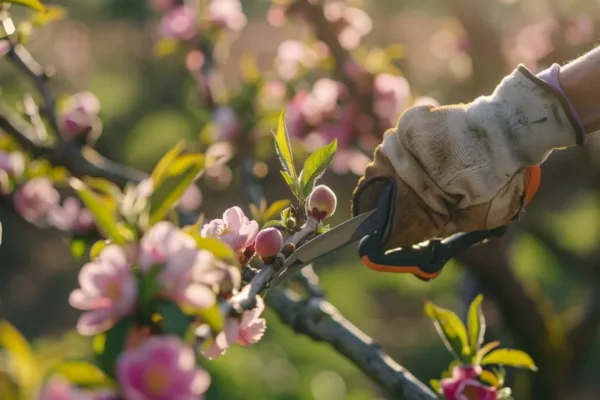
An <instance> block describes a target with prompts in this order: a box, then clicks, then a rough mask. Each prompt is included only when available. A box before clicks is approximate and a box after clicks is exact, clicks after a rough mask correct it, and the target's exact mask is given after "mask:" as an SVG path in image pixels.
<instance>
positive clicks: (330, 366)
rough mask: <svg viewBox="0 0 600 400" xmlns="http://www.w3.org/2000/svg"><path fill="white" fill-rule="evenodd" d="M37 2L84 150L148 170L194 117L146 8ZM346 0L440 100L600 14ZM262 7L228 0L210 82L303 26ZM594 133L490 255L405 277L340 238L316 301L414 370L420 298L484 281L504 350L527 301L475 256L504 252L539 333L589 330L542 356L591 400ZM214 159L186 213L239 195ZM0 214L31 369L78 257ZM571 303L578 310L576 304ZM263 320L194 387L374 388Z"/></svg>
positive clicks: (556, 46)
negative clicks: (225, 28) (573, 344)
mask: <svg viewBox="0 0 600 400" xmlns="http://www.w3.org/2000/svg"><path fill="white" fill-rule="evenodd" d="M46 3H47V4H60V5H61V6H64V7H65V8H66V9H67V10H68V12H69V17H68V19H66V20H63V21H60V22H57V23H54V24H51V25H49V26H47V27H46V28H44V29H43V31H41V32H40V33H39V34H38V35H37V36H36V37H35V38H34V39H33V41H32V42H31V45H30V49H31V51H32V52H33V53H34V54H35V55H36V56H37V57H38V59H39V60H40V61H41V62H43V63H46V64H51V65H53V66H54V67H55V68H56V72H57V73H56V78H55V84H56V85H57V88H59V89H60V90H61V91H64V92H67V93H68V92H76V91H80V90H90V91H92V92H94V93H95V94H96V95H97V96H98V98H99V99H100V102H101V104H102V119H103V124H104V132H103V134H102V136H101V137H100V139H99V140H98V143H97V149H98V151H99V152H100V153H102V154H103V155H105V156H107V157H108V158H112V159H115V160H117V161H120V162H123V163H127V164H130V165H133V166H135V167H137V168H140V169H143V170H146V171H150V170H151V168H152V167H153V165H154V164H155V162H156V161H157V160H158V159H159V158H160V157H161V156H162V155H163V154H164V153H165V152H166V151H167V150H168V149H169V148H170V147H172V146H173V145H174V144H175V143H176V142H178V141H179V140H180V139H188V140H194V141H196V140H198V141H199V140H201V138H202V132H203V128H204V126H205V124H206V123H207V122H208V119H209V118H210V115H209V114H207V113H203V112H202V110H196V109H194V108H193V105H190V104H192V103H190V99H191V98H192V97H193V96H194V92H195V90H196V83H195V82H194V80H193V79H192V78H191V77H190V76H189V73H188V72H187V70H186V69H185V65H184V63H183V62H182V59H181V57H165V58H162V59H156V57H155V50H154V45H155V43H156V41H157V21H158V15H157V13H156V12H155V11H153V10H152V9H151V7H149V5H148V3H147V0H127V1H123V0H86V1H76V0H63V1H59V0H56V1H54V2H46ZM350 3H351V4H353V5H355V6H358V7H360V8H362V9H364V10H366V11H367V12H368V13H369V15H370V16H371V18H372V20H373V27H372V30H371V32H370V33H369V34H368V35H367V36H366V37H365V38H364V40H363V42H362V43H363V46H364V49H366V50H364V51H368V49H369V48H370V47H372V46H377V47H381V48H383V47H385V46H389V45H399V46H396V47H395V49H396V51H397V52H398V53H399V55H400V56H401V57H400V58H399V60H397V61H396V62H395V65H396V67H397V68H398V69H399V70H400V71H402V73H403V75H404V76H405V77H406V78H407V79H408V82H409V83H410V86H411V91H412V92H413V93H416V94H418V95H421V96H430V97H432V98H434V99H436V100H437V101H438V102H440V103H441V104H447V103H453V102H460V101H470V100H471V99H472V98H473V97H474V96H476V95H479V94H484V93H487V92H488V91H489V90H491V89H492V88H493V87H494V86H495V84H497V82H498V80H499V79H500V78H501V77H502V76H503V75H504V74H507V73H509V72H510V71H511V69H512V68H514V67H515V66H516V65H517V64H519V63H523V64H525V65H526V66H528V67H529V68H531V69H532V70H536V71H537V70H540V69H542V68H544V67H545V66H548V65H549V64H550V63H552V62H564V61H567V60H569V59H571V58H573V57H575V56H576V55H578V54H580V53H581V52H583V51H585V50H586V49H589V48H590V47H591V46H592V45H593V44H594V43H595V42H596V38H597V37H598V32H599V31H598V27H599V26H600V2H599V1H598V0H527V1H525V0H481V1H476V2H475V1H471V0H403V1H392V0H370V1H368V0H362V1H350ZM270 6H271V2H270V1H267V0H247V1H243V8H244V12H245V14H246V16H247V18H248V23H247V26H246V27H245V28H244V30H243V31H242V34H241V35H240V36H239V38H237V39H236V41H235V42H234V43H233V44H232V48H231V49H230V51H229V53H228V55H227V57H226V59H225V62H224V63H223V64H222V66H221V67H222V72H223V74H224V80H223V81H224V82H225V84H226V86H227V87H229V88H232V89H233V90H235V89H236V88H237V87H238V86H239V85H240V65H241V64H242V57H243V54H246V53H247V54H252V55H253V56H254V57H255V58H256V61H257V64H258V66H259V68H260V71H266V70H268V69H269V67H270V66H271V65H272V62H273V59H274V57H275V55H276V54H277V49H278V46H279V44H280V43H281V42H282V41H284V40H286V39H294V38H301V37H302V35H303V34H305V33H306V31H307V29H308V28H307V27H306V25H303V24H301V23H296V24H290V25H289V26H287V25H286V26H284V27H282V28H275V27H273V26H272V25H271V24H269V22H268V20H267V17H266V16H267V12H268V10H269V7H270ZM365 54H366V57H365V58H364V60H367V62H375V63H376V62H377V61H376V57H377V56H378V55H377V54H376V53H365ZM0 86H1V87H2V88H3V91H2V96H3V97H4V98H5V99H8V100H9V101H11V100H12V101H13V103H14V102H15V101H16V100H17V99H18V95H19V94H20V93H22V91H23V90H24V89H27V87H25V88H24V87H23V80H22V79H19V78H18V77H17V75H16V74H15V71H14V70H13V69H11V68H10V67H9V66H7V65H5V63H1V62H0ZM272 128H275V124H274V123H273V124H271V125H269V124H265V128H264V129H266V132H264V133H265V134H268V133H269V129H272ZM598 142H599V140H598V139H592V138H590V140H589V144H588V146H587V147H586V148H575V149H569V150H567V151H563V152H558V153H556V154H554V155H552V156H551V158H550V159H549V160H548V161H547V162H546V163H545V164H544V165H543V168H542V171H543V172H542V176H543V183H542V186H541V188H540V191H539V193H538V195H537V197H536V198H535V199H534V201H533V202H532V203H531V205H530V206H529V209H528V212H527V214H526V216H525V219H524V221H523V222H522V223H520V224H519V225H518V226H515V227H514V228H513V231H512V232H511V235H510V240H509V243H508V244H507V246H506V247H502V248H501V251H500V252H496V251H494V250H493V249H492V250H490V251H487V250H486V249H487V247H486V246H487V245H486V246H482V250H481V249H480V251H483V253H476V254H474V255H473V256H472V257H465V259H464V260H462V259H460V260H459V261H461V262H462V263H459V262H458V261H452V262H451V263H449V264H448V265H447V267H446V269H445V271H444V273H443V274H442V275H441V277H440V278H438V279H436V280H435V281H433V282H430V283H423V282H421V281H419V280H417V279H414V278H412V277H408V276H394V275H388V274H383V273H377V272H374V271H371V270H368V269H366V268H364V267H363V266H361V265H360V263H359V261H358V259H357V258H356V256H355V254H354V252H353V249H347V250H345V251H342V252H339V253H338V254H335V255H331V256H328V257H327V258H324V259H322V260H320V261H319V262H318V263H317V264H316V265H315V269H316V271H317V272H318V273H319V275H320V277H321V280H322V285H323V287H324V289H325V290H326V292H327V296H328V298H329V299H330V301H331V302H332V303H333V304H335V305H336V306H337V307H338V308H339V310H340V311H341V312H342V313H343V314H344V315H345V316H346V317H347V318H348V319H349V320H350V321H352V322H353V323H354V324H355V325H357V326H358V327H360V329H362V330H363V331H364V332H365V333H367V334H368V335H370V336H371V337H372V338H373V339H374V340H375V341H376V342H377V343H379V344H380V345H381V346H382V347H383V348H384V349H385V350H386V351H387V352H388V353H389V354H390V355H391V356H392V357H393V358H394V359H395V360H397V361H398V362H399V363H401V364H402V365H403V366H405V367H406V368H408V369H409V370H410V371H411V372H413V374H414V375H416V376H417V377H418V378H419V379H421V380H423V381H424V382H428V381H429V379H432V378H437V377H439V374H440V372H441V371H442V370H443V369H445V368H446V367H447V365H448V363H449V361H450V356H449V354H448V353H447V351H446V350H445V349H444V347H443V345H442V343H441V342H440V341H439V338H438V337H437V334H436V332H435V329H434V327H433V326H432V325H431V323H430V320H429V319H428V318H427V317H426V316H425V314H424V312H423V304H424V302H425V301H426V300H431V301H433V302H434V303H436V304H439V305H441V306H443V307H446V308H451V309H455V310H463V312H464V309H465V307H466V306H467V305H468V304H469V303H470V301H471V299H472V298H473V297H474V295H475V293H477V292H479V291H483V292H484V293H488V292H489V293H491V299H490V300H486V302H485V303H484V312H485V314H486V317H487V320H488V325H489V326H490V333H489V335H491V336H492V337H495V338H500V340H502V342H503V345H504V346H506V347H515V348H522V347H523V346H522V342H523V337H522V334H521V332H517V331H515V329H514V327H515V322H514V321H515V320H518V318H517V317H515V315H517V314H522V313H523V309H525V310H527V309H528V307H529V306H530V305H529V304H523V309H520V303H518V301H516V303H515V302H511V301H506V299H505V301H497V300H498V299H500V300H502V299H503V298H509V297H511V296H513V293H512V292H511V291H510V290H506V286H503V285H501V284H500V282H498V283H496V282H493V281H492V282H491V283H490V281H489V280H488V281H485V279H483V278H482V277H485V276H486V273H487V272H486V271H485V268H487V267H486V262H489V263H490V264H494V263H497V262H498V260H499V259H500V258H502V257H505V258H506V260H508V262H509V263H510V266H511V270H512V271H513V273H514V274H515V275H516V277H517V278H518V282H521V285H522V288H523V289H524V291H525V294H526V295H528V298H530V299H533V300H534V301H535V304H536V310H538V311H539V312H540V313H541V314H542V315H543V317H544V318H545V321H546V323H547V329H548V331H549V332H550V333H549V334H548V337H549V338H551V339H548V340H556V341H559V342H560V337H561V335H562V334H564V330H565V329H567V328H568V327H570V326H571V324H576V323H577V322H578V321H580V319H581V315H588V314H589V315H588V317H589V321H588V322H589V326H588V325H585V328H586V329H588V330H589V332H587V331H586V332H587V333H588V336H590V337H591V338H592V339H591V341H590V342H589V343H590V345H589V346H588V348H587V349H585V351H584V353H585V354H584V357H579V358H577V359H576V361H577V363H576V364H577V365H576V366H573V365H572V364H573V363H567V362H564V360H562V359H559V358H556V359H555V362H556V363H557V364H561V363H563V362H564V363H565V365H567V364H569V365H568V367H565V368H563V369H560V366H558V367H557V370H558V372H557V373H559V374H562V375H563V378H564V380H566V381H567V382H568V387H569V389H568V391H569V393H570V395H569V396H568V399H572V400H579V399H580V400H587V399H589V400H592V399H598V398H600V382H599V381H598V379H597V378H598V376H599V374H600V335H599V333H598V332H597V330H596V323H597V320H600V316H599V315H597V314H598V311H597V309H598V303H599V302H600V301H598V300H597V299H596V298H595V297H593V296H592V297H591V300H590V298H589V297H590V296H589V295H588V291H598V283H597V282H598V281H599V279H598V273H597V272H595V273H594V269H595V270H599V268H600V258H598V257H593V256H590V254H592V255H593V254H598V247H599V245H598V244H599V243H600V202H599V201H598V189H599V188H600V184H599V182H600V180H599V179H598V178H599V177H600V174H599V173H598V171H600V163H599V162H598V157H597V155H598V152H599V151H600V145H598ZM269 145H270V144H269ZM594 152H595V155H596V157H594V156H593V155H594ZM369 156H370V154H369ZM232 168H233V170H232V175H231V176H232V181H231V184H229V185H219V184H215V182H211V181H210V180H203V181H202V182H201V188H202V192H203V204H202V211H203V212H204V213H205V214H206V216H207V217H209V218H212V217H217V216H219V215H220V214H221V213H222V211H223V210H224V208H225V207H226V206H227V207H229V206H233V205H239V206H242V207H243V208H244V209H245V210H247V209H248V208H247V203H246V202H245V201H244V200H243V199H242V197H241V196H240V193H242V185H243V180H242V179H240V175H239V173H238V172H239V171H237V170H236V169H235V167H232ZM265 168H266V170H265ZM259 178H260V181H261V183H262V185H263V187H264V188H265V195H266V197H267V200H268V202H269V203H270V202H272V201H274V200H277V199H280V198H282V197H285V196H287V188H286V186H285V183H284V182H283V181H282V180H281V177H280V175H279V172H278V168H277V164H276V162H272V160H271V161H268V162H267V164H265V165H262V164H261V173H260V174H259ZM356 180H357V176H356V175H355V174H352V173H350V172H349V173H346V174H341V175H340V174H334V173H332V172H328V173H327V174H326V175H325V176H324V178H323V183H325V184H327V185H330V186H331V187H332V188H333V189H334V190H335V191H336V192H337V194H338V199H339V208H338V211H337V213H336V215H335V217H334V218H333V219H332V221H331V222H332V223H333V224H337V223H339V222H341V221H342V220H343V219H345V218H346V217H347V216H348V215H349V196H350V193H351V190H352V188H353V186H354V184H355V183H356ZM0 215H1V217H0V218H1V219H2V224H3V227H4V232H5V234H4V237H3V243H2V246H1V247H0V265H1V268H0V317H1V318H3V319H4V318H5V319H8V320H9V321H10V322H11V323H13V324H14V325H15V326H16V327H17V328H18V329H19V330H20V331H21V332H22V333H23V334H24V335H25V336H26V337H27V338H28V339H29V340H30V341H31V342H32V343H33V344H34V347H35V349H36V351H37V352H38V356H39V358H40V360H42V361H40V362H41V364H43V365H45V364H46V363H51V362H52V360H54V359H55V358H54V357H56V356H57V355H60V356H63V355H65V354H69V355H76V354H81V352H86V351H88V349H89V346H88V343H87V342H86V340H84V339H81V338H79V337H78V336H77V335H76V334H74V333H73V331H72V329H73V327H74V325H75V321H76V318H77V316H78V313H77V312H76V311H75V310H73V309H71V308H70V307H69V306H68V303H67V296H68V294H69V292H70V290H72V289H73V288H74V287H76V276H77V272H78V270H79V266H80V265H81V262H80V261H76V260H74V259H73V258H72V256H71V255H70V252H69V246H68V240H67V239H66V238H63V237H61V236H60V235H57V234H56V233H55V232H49V231H43V230H39V229H36V228H34V227H32V226H30V225H28V224H27V223H25V222H24V221H23V220H21V219H19V218H18V217H16V216H14V215H12V214H10V213H7V212H6V211H5V212H2V214H0ZM496 250H497V248H496ZM481 254H483V262H482V259H481ZM500 256H501V257H500ZM477 257H479V258H477ZM486 257H487V258H486ZM473 260H475V261H473ZM469 261H471V264H470V267H469V265H467V264H469ZM582 263H584V264H585V265H581V264H582ZM465 266H467V268H464V267H465ZM490 268H491V267H490ZM482 269H483V270H482ZM515 290H517V289H515ZM518 290H520V289H518ZM499 292H500V293H499ZM515 293H517V292H515ZM502 296H504V297H502ZM514 296H520V295H514ZM515 298H516V297H515ZM510 304H512V307H513V308H512V309H511V308H510ZM588 306H589V310H588V308H584V307H588ZM590 310H591V311H590ZM512 312H514V314H515V315H512V314H511V313H512ZM586 313H587V314H586ZM266 318H267V321H268V329H267V333H266V336H265V339H264V340H262V341H261V342H260V343H259V344H258V345H256V346H254V347H250V348H239V347H235V348H232V349H230V350H229V351H228V352H227V354H226V355H225V356H223V357H220V358H218V359H216V360H215V361H212V362H210V363H207V365H206V368H207V369H208V370H209V371H210V372H211V375H212V376H213V379H214V384H213V385H212V387H211V389H210V391H209V393H208V396H207V398H208V399H227V400H235V399H280V400H292V399H294V400H301V399H302V400H304V399H306V400H308V399H315V400H338V399H351V400H362V399H364V400H368V399H375V398H381V399H384V398H386V396H385V394H383V393H381V392H380V391H379V389H378V388H377V387H376V386H375V385H374V384H373V383H372V382H371V381H370V380H369V379H368V378H366V377H364V376H363V375H362V374H361V372H360V371H359V370H358V369H357V368H356V367H354V366H353V365H351V364H350V363H349V362H347V361H346V360H345V359H344V358H343V357H341V356H339V355H338V354H336V353H335V351H333V350H332V349H331V348H330V347H329V346H327V345H325V344H315V343H313V342H312V341H311V340H309V339H307V338H306V337H303V336H301V335H297V334H295V333H294V332H293V331H292V330H291V329H289V327H287V326H284V325H282V324H280V323H279V321H278V320H277V317H276V316H275V315H274V314H273V313H271V312H269V311H268V310H267V312H266ZM515 318H516V319H515ZM510 321H513V322H512V324H511V322H510ZM557 338H559V339H557ZM539 340H540V341H542V340H546V339H545V338H540V339H539ZM530 354H532V353H531V352H530ZM532 356H533V357H534V358H536V354H534V353H533V354H532ZM568 356H569V355H568V354H567V357H568ZM551 359H552V357H551ZM536 362H538V365H539V360H538V359H536ZM529 377H530V373H529V372H523V373H521V375H515V376H513V377H512V378H513V379H514V380H513V386H514V387H515V398H516V399H517V400H525V399H527V398H533V399H534V400H542V399H546V398H545V397H536V396H535V395H530V393H531V392H532V391H530V389H529V386H528V385H529V384H530V383H531V381H530V380H529V379H528V378H529Z"/></svg>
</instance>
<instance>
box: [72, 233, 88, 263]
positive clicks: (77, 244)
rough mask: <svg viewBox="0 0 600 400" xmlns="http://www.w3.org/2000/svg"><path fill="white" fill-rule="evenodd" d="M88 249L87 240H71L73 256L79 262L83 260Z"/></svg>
mask: <svg viewBox="0 0 600 400" xmlns="http://www.w3.org/2000/svg"><path fill="white" fill-rule="evenodd" d="M86 249H87V241H86V240H85V239H80V238H76V239H73V240H71V254H72V255H73V257H75V258H76V259H77V260H81V259H82V258H83V256H84V255H85V251H86Z"/></svg>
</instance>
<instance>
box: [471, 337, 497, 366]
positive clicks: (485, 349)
mask: <svg viewBox="0 0 600 400" xmlns="http://www.w3.org/2000/svg"><path fill="white" fill-rule="evenodd" d="M498 346H500V342H499V341H498V340H494V341H493V342H489V343H488V344H486V345H484V346H483V347H482V348H480V349H479V350H477V353H476V354H475V355H474V357H473V358H474V362H473V363H474V364H475V365H480V364H481V360H482V359H483V357H484V356H485V355H486V354H487V353H489V352H490V351H492V350H494V349H495V348H496V347H498Z"/></svg>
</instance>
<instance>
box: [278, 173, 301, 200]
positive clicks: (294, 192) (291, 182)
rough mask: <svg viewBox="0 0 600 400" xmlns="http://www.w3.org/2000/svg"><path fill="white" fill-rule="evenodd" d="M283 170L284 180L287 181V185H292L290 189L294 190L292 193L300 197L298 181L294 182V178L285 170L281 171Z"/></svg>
mask: <svg viewBox="0 0 600 400" xmlns="http://www.w3.org/2000/svg"><path fill="white" fill-rule="evenodd" d="M279 172H281V176H283V180H284V181H285V183H287V185H288V186H289V187H290V190H291V191H292V193H293V194H294V196H296V197H299V196H298V195H299V193H298V187H297V186H296V183H295V182H294V179H293V178H292V177H291V176H290V175H289V174H288V173H287V172H285V171H279Z"/></svg>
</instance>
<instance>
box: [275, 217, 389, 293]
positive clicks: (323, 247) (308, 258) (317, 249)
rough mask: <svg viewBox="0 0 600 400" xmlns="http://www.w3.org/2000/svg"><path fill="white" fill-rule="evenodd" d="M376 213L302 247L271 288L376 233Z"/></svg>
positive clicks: (357, 218)
mask: <svg viewBox="0 0 600 400" xmlns="http://www.w3.org/2000/svg"><path fill="white" fill-rule="evenodd" d="M376 211H377V209H373V210H370V211H367V212H365V213H363V214H360V215H357V216H356V217H354V218H351V219H349V220H347V221H345V222H343V223H341V224H339V225H338V226H336V227H335V228H332V229H330V230H329V231H327V232H325V233H323V234H320V235H319V236H317V237H316V238H314V239H312V240H310V241H308V242H306V243H305V244H303V245H302V246H300V247H299V248H298V249H296V251H295V252H294V253H292V255H291V256H290V257H288V258H287V259H286V261H285V263H284V264H283V267H282V272H281V273H280V274H279V275H278V276H276V277H275V278H273V280H272V281H271V286H272V287H274V286H277V285H278V284H279V283H281V282H282V281H284V280H285V279H286V278H287V277H289V276H290V275H292V274H294V273H296V272H297V271H299V270H300V269H302V267H304V266H306V265H308V264H310V263H311V262H313V261H314V260H316V259H317V258H320V257H321V256H324V255H325V254H329V253H332V252H334V251H336V250H339V249H341V248H343V247H345V246H347V245H349V244H350V243H353V242H355V241H357V240H360V239H362V238H363V237H364V236H366V235H368V234H370V233H373V232H375V230H377V227H378V224H377V221H376V216H377V214H376Z"/></svg>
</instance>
